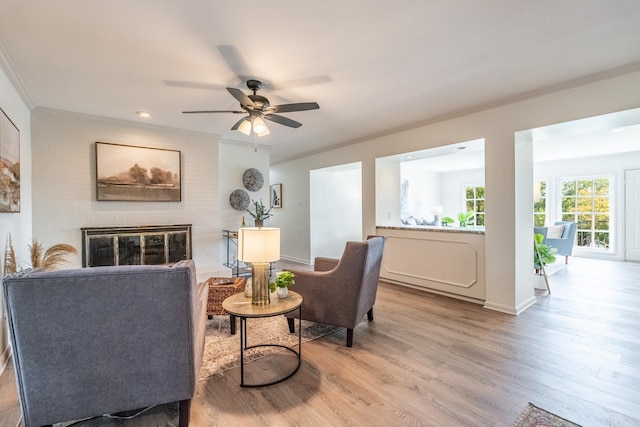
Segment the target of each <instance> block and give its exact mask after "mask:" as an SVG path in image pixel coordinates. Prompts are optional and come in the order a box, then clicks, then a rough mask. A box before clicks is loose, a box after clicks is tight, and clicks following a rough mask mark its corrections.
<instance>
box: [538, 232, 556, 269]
mask: <svg viewBox="0 0 640 427" xmlns="http://www.w3.org/2000/svg"><path fill="white" fill-rule="evenodd" d="M543 241H544V236H543V235H542V234H538V233H536V234H534V240H533V266H534V268H536V269H539V268H540V267H544V266H545V265H547V264H553V263H554V262H556V256H555V254H556V253H557V252H558V249H556V248H554V247H551V246H548V245H545V244H544V243H542V242H543Z"/></svg>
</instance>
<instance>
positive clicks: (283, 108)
mask: <svg viewBox="0 0 640 427" xmlns="http://www.w3.org/2000/svg"><path fill="white" fill-rule="evenodd" d="M318 108H320V106H319V105H318V103H317V102H299V103H297V104H282V105H274V106H272V107H270V108H269V111H273V112H274V113H291V112H294V111H307V110H317V109H318ZM272 109H273V110H272Z"/></svg>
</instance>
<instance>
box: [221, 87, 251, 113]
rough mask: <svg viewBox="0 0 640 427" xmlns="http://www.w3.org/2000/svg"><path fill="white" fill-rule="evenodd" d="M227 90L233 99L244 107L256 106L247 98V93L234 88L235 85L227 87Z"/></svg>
mask: <svg viewBox="0 0 640 427" xmlns="http://www.w3.org/2000/svg"><path fill="white" fill-rule="evenodd" d="M227 90H228V91H229V93H230V94H231V95H232V96H233V97H234V98H235V99H237V100H238V102H240V105H243V106H245V107H253V108H255V107H256V105H255V104H254V103H253V101H252V100H251V98H249V97H248V96H247V94H246V93H244V92H243V91H241V90H240V89H236V88H235V87H228V88H227Z"/></svg>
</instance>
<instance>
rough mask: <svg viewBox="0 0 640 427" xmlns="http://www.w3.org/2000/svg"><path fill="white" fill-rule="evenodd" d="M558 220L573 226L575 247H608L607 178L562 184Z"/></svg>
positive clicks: (586, 179) (609, 225) (608, 185)
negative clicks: (560, 214) (573, 224)
mask: <svg viewBox="0 0 640 427" xmlns="http://www.w3.org/2000/svg"><path fill="white" fill-rule="evenodd" d="M561 188H562V220H563V221H573V222H575V223H576V224H577V230H578V231H577V235H576V245H577V246H580V247H586V248H599V249H609V247H610V227H611V224H610V215H611V212H610V209H611V203H610V202H611V201H610V183H609V178H604V177H596V178H585V179H576V180H563V181H562V182H561Z"/></svg>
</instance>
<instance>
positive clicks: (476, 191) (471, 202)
mask: <svg viewBox="0 0 640 427" xmlns="http://www.w3.org/2000/svg"><path fill="white" fill-rule="evenodd" d="M465 207H466V209H467V212H475V215H474V216H473V219H472V220H471V221H469V225H477V226H483V227H484V186H475V187H474V186H469V187H467V188H466V190H465Z"/></svg>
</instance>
